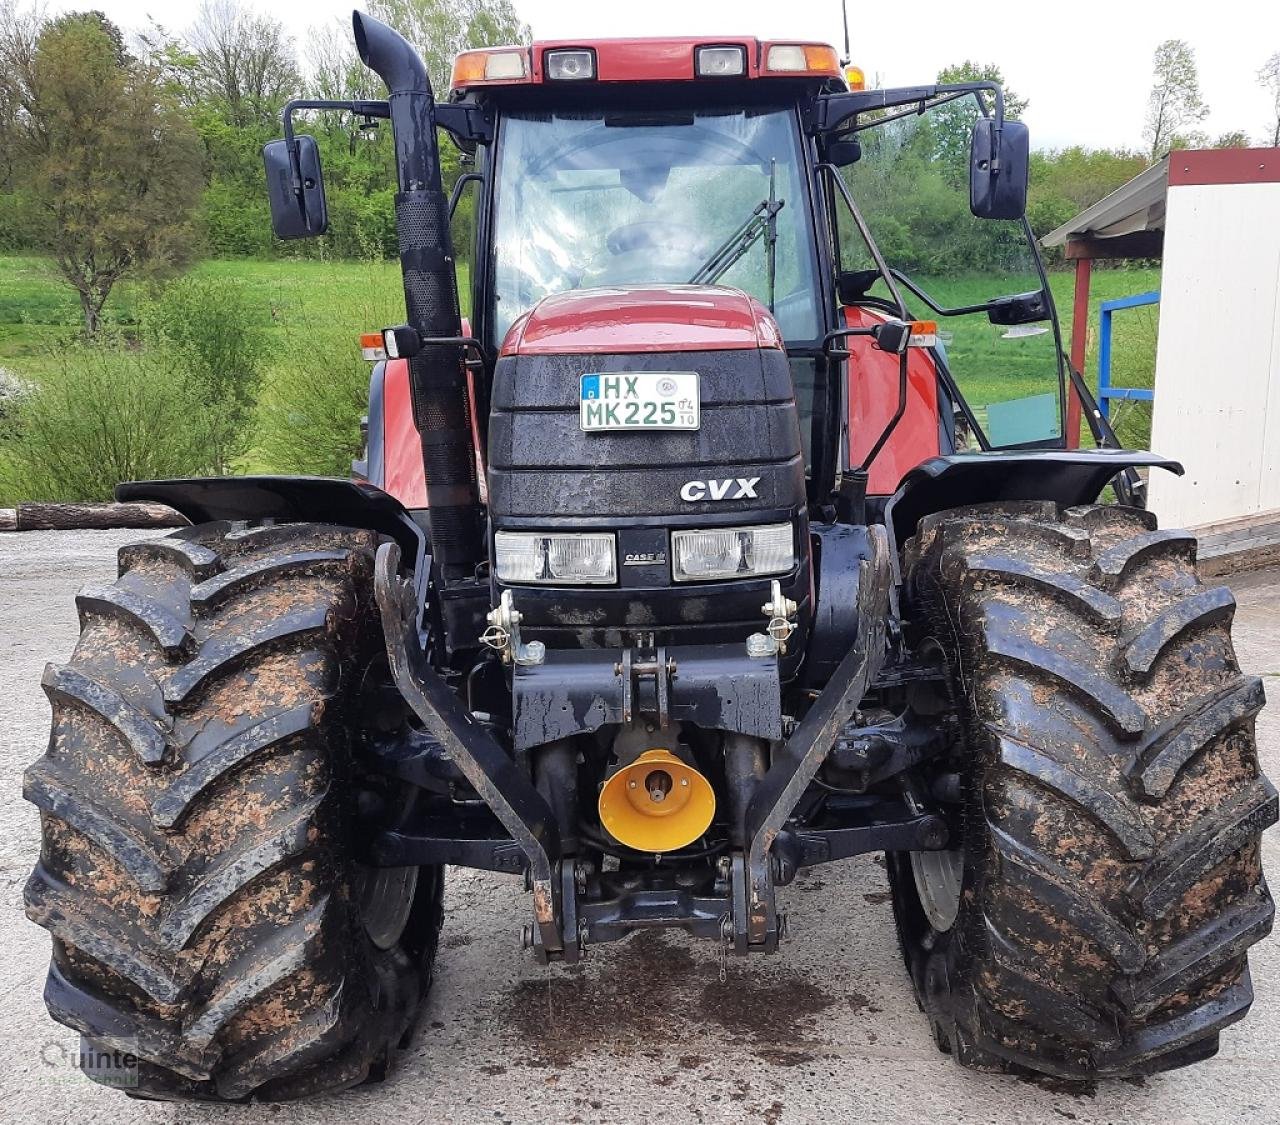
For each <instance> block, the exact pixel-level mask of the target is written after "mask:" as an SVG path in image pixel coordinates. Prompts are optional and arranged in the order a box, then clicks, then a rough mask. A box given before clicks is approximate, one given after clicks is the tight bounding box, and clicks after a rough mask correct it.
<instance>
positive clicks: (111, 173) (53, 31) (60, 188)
mask: <svg viewBox="0 0 1280 1125" xmlns="http://www.w3.org/2000/svg"><path fill="white" fill-rule="evenodd" d="M20 46H21V45H19V47H20ZM30 46H31V48H32V49H31V50H30V52H29V53H28V54H26V55H25V56H23V55H22V54H21V51H20V50H19V51H18V55H19V57H18V58H17V59H16V63H17V66H16V67H15V69H14V70H13V71H11V72H9V73H8V74H7V79H6V80H7V82H8V84H9V86H10V91H9V92H10V95H11V96H13V97H15V98H16V99H17V105H18V116H19V125H18V135H17V142H18V147H19V150H20V151H19V157H18V172H17V173H16V175H17V177H18V179H19V180H20V181H21V182H22V184H23V186H24V187H25V188H26V190H27V192H28V194H29V198H30V200H31V207H32V212H33V223H34V225H35V227H36V237H37V239H38V244H39V245H40V246H41V248H43V249H46V250H47V251H49V252H50V254H51V255H52V257H53V259H54V261H55V263H56V264H57V267H58V270H59V272H61V274H62V276H63V277H64V278H65V279H66V280H67V281H68V282H69V283H70V284H71V285H72V286H73V287H74V288H75V290H76V292H77V294H79V297H80V307H81V311H82V313H83V316H84V325H85V332H86V333H87V334H88V335H90V336H92V335H93V334H94V333H95V332H96V331H97V330H98V327H99V323H100V320H101V315H102V308H103V305H105V304H106V300H107V297H108V295H109V294H110V293H111V289H112V287H113V286H114V285H115V283H116V282H117V281H119V280H120V279H121V278H122V277H124V276H125V275H126V274H129V273H155V272H159V271H163V270H165V269H166V268H169V267H172V266H175V265H178V264H181V263H182V262H183V261H185V260H186V259H187V258H188V256H189V255H190V252H191V245H192V241H193V230H192V227H191V222H190V218H191V213H192V209H193V207H194V205H195V203H196V201H197V199H198V198H199V193H200V188H201V174H200V151H199V145H198V143H197V140H196V136H195V133H194V132H193V131H192V129H191V126H190V125H189V124H188V123H187V121H186V119H185V118H184V117H183V115H182V113H181V112H180V110H179V108H178V107H177V106H176V105H174V104H173V102H172V99H171V98H170V97H169V96H168V94H167V92H166V90H165V88H164V85H163V84H162V82H161V81H160V79H159V76H158V74H157V72H156V70H155V69H154V68H152V67H150V66H148V65H147V64H145V63H142V62H140V61H139V60H137V59H135V58H133V57H132V56H130V55H129V54H128V52H126V50H125V48H124V41H123V37H122V36H121V34H120V32H119V30H118V29H117V28H116V27H115V26H114V25H113V24H111V23H110V22H109V21H108V20H107V19H106V17H105V16H103V15H102V14H101V13H100V12H83V13H75V14H72V15H66V16H62V17H60V18H58V19H56V20H53V21H51V22H48V23H45V24H44V25H43V26H42V27H41V30H40V32H39V35H38V37H37V38H36V39H35V40H34V41H33V42H32V43H31V44H30ZM10 48H13V44H12V43H9V44H7V45H6V49H10Z"/></svg>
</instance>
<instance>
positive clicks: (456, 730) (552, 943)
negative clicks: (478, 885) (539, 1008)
mask: <svg viewBox="0 0 1280 1125" xmlns="http://www.w3.org/2000/svg"><path fill="white" fill-rule="evenodd" d="M399 571H400V548H399V546H398V545H397V544H395V543H384V544H383V545H382V546H381V547H379V548H378V557H377V563H376V565H375V569H374V592H375V594H376V596H377V599H378V608H379V609H380V610H381V612H382V630H383V634H384V636H385V639H386V645H387V660H388V663H389V664H390V666H391V675H392V677H393V678H394V680H395V684H396V688H397V689H398V690H399V692H400V694H401V695H402V696H403V697H404V700H405V702H406V703H408V705H409V706H410V707H411V708H412V709H413V711H414V713H415V714H416V715H417V716H418V718H419V719H421V720H422V723H423V725H424V726H425V727H426V728H427V730H428V732H430V734H431V735H432V736H433V737H434V738H436V739H437V740H438V741H439V743H440V745H441V746H443V747H444V748H445V749H446V750H447V751H448V752H449V757H450V758H451V759H452V760H453V762H454V763H455V764H456V765H457V766H458V768H459V769H460V770H461V771H462V772H463V774H464V775H465V776H466V779H467V780H468V781H469V782H470V783H471V784H472V786H474V788H475V791H476V792H477V793H478V794H479V795H480V796H481V797H482V798H483V799H484V801H485V803H486V804H487V805H488V806H489V808H491V809H492V810H493V813H494V815H495V816H496V817H497V818H498V820H499V821H501V822H502V826H503V827H504V828H505V829H506V830H507V831H508V832H509V833H510V834H511V838H512V839H513V840H514V841H515V842H516V843H517V844H519V845H520V848H521V850H523V851H524V853H525V855H526V856H528V857H529V878H530V881H531V884H532V888H533V916H534V924H535V926H536V929H537V939H538V940H537V941H535V943H534V944H535V946H536V948H537V949H538V950H539V952H540V954H541V955H542V956H543V957H546V958H548V959H550V958H552V957H557V956H563V957H564V958H565V959H566V960H576V955H577V952H578V950H577V943H576V940H571V941H570V942H568V943H566V941H565V940H564V937H563V932H570V933H571V934H572V935H573V937H574V938H576V933H577V923H576V921H572V925H571V926H566V925H565V924H564V918H563V915H564V910H565V909H566V908H567V909H569V910H570V911H572V910H573V902H572V898H573V884H572V878H571V875H572V872H571V871H570V872H569V876H570V878H569V883H568V898H569V902H568V903H567V904H566V902H565V887H564V886H563V884H564V882H565V874H564V873H562V871H561V863H560V832H559V829H558V828H557V827H556V821H555V816H554V815H553V813H552V811H551V808H550V807H549V806H548V804H547V802H546V801H545V800H544V799H543V796H542V794H541V793H539V792H538V791H537V789H535V788H534V786H533V782H531V781H530V780H529V778H527V777H526V776H525V775H524V774H523V773H521V772H520V770H519V769H518V768H517V766H516V764H515V762H513V761H512V759H511V757H510V756H509V755H508V754H507V753H506V751H504V750H503V749H502V747H501V746H500V745H498V743H497V742H496V741H495V740H494V739H493V737H492V736H491V735H490V734H489V732H488V731H486V730H485V729H484V728H483V727H482V726H480V725H479V724H478V723H476V722H474V721H473V720H472V718H471V716H470V714H468V713H467V709H466V708H465V707H464V706H463V704H462V701H461V700H460V699H459V698H458V696H457V695H456V694H455V693H454V692H453V691H452V690H451V689H450V687H449V685H448V684H446V683H445V682H444V680H442V679H441V678H440V677H439V676H438V675H437V674H436V673H435V671H434V670H433V669H432V668H431V666H430V665H429V664H428V663H427V658H426V656H425V655H424V653H423V651H422V647H421V644H420V642H419V635H418V627H417V620H418V601H417V596H416V594H415V592H414V587H413V584H412V583H411V582H409V581H407V580H405V579H404V578H402V577H401V576H400V573H399Z"/></svg>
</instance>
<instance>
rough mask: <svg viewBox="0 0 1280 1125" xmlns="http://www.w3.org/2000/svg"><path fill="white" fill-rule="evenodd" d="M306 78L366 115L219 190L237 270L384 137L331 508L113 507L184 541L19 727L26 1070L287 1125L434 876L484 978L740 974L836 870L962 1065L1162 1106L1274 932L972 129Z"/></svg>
mask: <svg viewBox="0 0 1280 1125" xmlns="http://www.w3.org/2000/svg"><path fill="white" fill-rule="evenodd" d="M354 27H355V37H356V43H357V45H358V48H359V52H360V56H361V58H362V59H363V60H364V62H365V63H366V64H367V65H368V66H369V67H371V68H372V69H373V70H374V71H375V72H376V73H377V74H378V75H380V76H381V77H382V79H383V80H384V81H385V82H386V85H387V87H388V89H389V92H390V93H389V97H388V99H387V100H386V101H366V102H355V103H351V102H347V103H331V102H301V103H294V104H293V105H291V106H289V107H288V109H287V110H286V111H285V115H284V128H285V139H284V140H282V141H278V142H275V143H273V144H271V145H269V146H267V149H266V151H265V160H266V167H267V175H268V183H269V189H270V196H271V201H272V207H273V220H274V223H275V227H276V231H277V233H278V234H279V235H280V236H281V237H286V238H291V237H302V236H307V235H316V234H320V233H322V232H323V231H324V230H325V227H326V222H327V220H326V211H325V199H324V185H323V178H322V174H321V168H320V164H319V158H318V154H317V148H316V145H315V143H314V141H313V140H312V138H310V137H308V136H305V135H300V134H299V135H295V133H294V131H293V116H294V114H295V113H296V112H298V111H299V110H307V109H335V108H336V109H344V110H347V111H350V112H353V113H355V114H358V115H361V116H363V117H367V118H372V119H380V118H386V119H389V120H390V122H391V127H392V129H393V131H394V136H395V151H396V156H397V161H398V174H399V193H398V195H397V196H396V203H395V206H396V218H397V225H398V231H399V238H400V246H401V253H400V258H401V264H402V266H403V274H404V290H405V302H406V307H407V310H408V315H407V318H406V323H405V324H403V325H400V326H395V327H391V328H388V329H387V330H386V331H385V332H384V333H383V346H384V348H385V352H386V355H387V357H388V358H387V359H386V360H385V362H380V363H378V364H377V366H376V367H375V369H374V373H373V381H372V392H371V398H370V411H369V420H368V452H367V456H366V458H365V459H364V460H363V461H362V462H361V464H360V466H359V467H358V469H359V471H358V474H357V475H358V477H359V478H360V479H357V480H327V479H304V478H283V477H258V478H253V477H250V478H238V479H223V480H183V481H158V482H147V483H138V482H135V483H130V484H125V485H122V486H121V487H120V489H119V496H120V498H121V499H128V500H143V499H145V500H153V501H161V502H163V503H166V504H170V505H172V506H173V507H175V508H177V509H178V510H179V511H181V512H183V513H184V514H185V515H186V516H187V517H188V518H189V519H190V521H191V524H192V526H191V527H189V528H185V529H183V530H181V531H179V532H177V533H175V534H173V535H170V536H168V537H166V538H161V539H152V540H148V541H146V542H142V543H138V544H136V545H133V546H129V547H126V548H124V549H123V550H122V551H121V552H120V576H119V578H118V580H117V581H116V582H114V583H113V584H111V585H103V586H94V587H92V588H89V589H86V590H85V591H84V592H82V593H81V594H80V596H79V599H78V606H79V611H80V616H81V621H82V625H83V632H82V635H81V639H80V642H79V644H78V645H77V647H76V650H75V652H74V654H73V656H72V658H71V660H70V662H69V663H67V664H64V665H50V666H49V668H48V670H47V672H46V674H45V678H44V687H45V690H46V692H47V693H48V696H49V699H50V700H51V702H52V705H53V732H52V735H51V738H50V742H49V749H48V752H47V753H46V755H45V756H44V757H42V758H41V759H40V760H39V761H38V762H37V763H36V764H35V765H34V766H32V767H31V769H30V770H29V771H28V773H27V775H26V790H25V791H26V796H27V798H28V799H29V800H31V801H32V802H34V803H35V804H36V805H37V806H39V808H40V811H41V817H42V821H43V832H44V839H43V848H42V852H41V858H40V862H39V865H38V866H37V868H36V870H35V872H34V874H33V875H32V876H31V879H30V882H29V883H28V885H27V889H26V903H27V910H28V913H29V914H30V916H31V917H32V918H33V919H34V920H35V921H37V922H38V923H39V924H40V925H42V926H44V927H46V928H47V929H48V930H49V931H50V932H51V933H52V935H53V962H52V966H51V968H50V971H49V977H48V983H47V986H46V990H45V998H46V1000H47V1003H48V1006H49V1009H50V1011H51V1012H52V1014H53V1015H54V1017H55V1018H56V1019H58V1020H60V1021H61V1022H63V1023H65V1024H67V1025H69V1026H71V1027H73V1028H76V1029H78V1030H79V1031H80V1032H81V1033H82V1035H83V1036H84V1038H85V1040H86V1041H87V1042H88V1043H89V1044H90V1045H91V1046H92V1052H90V1054H91V1055H92V1057H94V1058H99V1057H101V1055H102V1053H104V1052H107V1053H109V1052H111V1051H119V1050H128V1051H130V1052H131V1053H132V1054H133V1055H135V1056H136V1057H137V1058H138V1059H139V1060H140V1062H139V1064H138V1070H137V1074H136V1083H135V1088H134V1091H133V1092H134V1093H137V1094H140V1095H142V1096H146V1097H153V1098H198V1099H214V1100H223V1101H237V1100H243V1099H254V1098H258V1099H281V1098H292V1097H298V1096H305V1095H311V1094H315V1093H317V1092H320V1091H323V1090H329V1089H335V1088H340V1087H345V1086H350V1085H353V1084H355V1083H359V1082H361V1081H364V1080H366V1079H368V1078H370V1077H376V1076H379V1075H381V1074H382V1073H383V1072H384V1071H385V1069H386V1067H387V1065H388V1062H389V1060H390V1058H391V1056H392V1054H393V1053H394V1049H395V1047H396V1045H397V1044H398V1043H400V1042H401V1041H402V1040H403V1039H404V1037H405V1036H406V1034H407V1033H408V1031H409V1029H411V1027H412V1025H413V1020H414V1014H415V1012H416V1011H417V1010H418V1007H419V1005H420V1002H421V1000H422V997H423V995H424V993H425V991H426V989H427V987H428V985H429V983H430V981H431V973H432V959H433V956H434V953H435V949H436V942H437V934H438V932H439V929H440V926H441V923H442V919H443V917H444V907H443V905H442V884H443V870H444V865H445V864H457V865H462V866H469V867H474V868H480V869H484V870H489V871H495V872H503V873H508V874H510V875H512V876H515V877H517V879H520V878H522V879H523V882H524V887H525V889H526V890H528V891H530V892H531V896H530V901H531V909H530V914H529V924H528V926H527V927H526V928H525V934H524V938H525V944H526V945H527V946H528V947H529V948H531V950H532V955H533V956H535V957H537V958H538V959H539V960H541V961H543V962H551V961H556V962H565V963H573V962H575V961H578V960H580V959H581V958H582V957H584V956H585V955H586V954H587V952H588V951H589V950H590V949H591V948H592V947H593V946H595V945H597V944H599V943H603V942H609V941H615V940H619V939H623V938H626V937H627V936H628V935H630V934H633V933H635V932H636V931H638V930H647V929H654V928H660V927H674V928H678V929H682V930H684V931H686V932H688V933H689V934H692V935H694V936H695V937H698V938H703V939H706V940H707V941H709V942H713V943H716V944H717V945H718V946H719V947H720V948H722V949H724V950H727V951H730V952H732V953H734V954H736V955H740V956H751V955H753V954H758V953H771V952H773V951H774V950H775V949H777V948H778V947H779V945H780V944H781V939H782V938H783V934H784V926H783V917H782V916H781V914H780V913H779V906H778V894H777V891H778V888H779V887H785V886H786V885H787V884H788V883H790V882H791V881H792V880H793V879H794V878H795V876H796V873H797V872H798V871H799V870H800V869H801V868H806V867H812V866H814V865H817V864H822V863H827V862H830V861H834V860H839V859H843V858H845V857H847V856H852V855H856V854H860V853H868V852H883V853H885V855H886V859H887V866H888V874H889V879H890V884H891V888H892V898H893V909H894V913H895V917H896V920H897V929H898V935H899V938H900V941H901V945H902V954H903V957H904V959H905V961H906V966H907V969H908V971H909V972H910V975H911V978H912V981H913V982H914V985H915V990H916V996H917V998H918V1000H919V1003H920V1006H921V1008H922V1010H923V1011H924V1013H925V1016H926V1018H927V1020H928V1023H929V1025H930V1027H931V1029H932V1032H933V1035H934V1037H935V1039H936V1041H937V1043H938V1045H939V1047H940V1048H942V1050H944V1051H948V1052H950V1053H951V1054H952V1055H953V1056H954V1057H955V1058H956V1060H957V1061H959V1062H960V1063H961V1064H963V1065H965V1066H970V1067H975V1068H978V1069H984V1070H1023V1071H1035V1072H1041V1073H1047V1074H1053V1075H1061V1076H1066V1077H1069V1078H1092V1077H1095V1076H1110V1075H1120V1076H1132V1075H1141V1074H1146V1073H1150V1072H1153V1071H1159V1070H1164V1069H1167V1068H1170V1067H1176V1066H1181V1065H1184V1064H1187V1063H1190V1062H1194V1061H1197V1060H1200V1059H1203V1058H1206V1057H1208V1056H1210V1055H1212V1054H1213V1053H1214V1052H1215V1050H1216V1049H1217V1046H1218V1038H1219V1033H1220V1031H1221V1030H1222V1029H1223V1028H1224V1027H1226V1026H1227V1025H1228V1024H1230V1023H1232V1022H1233V1021H1235V1020H1237V1019H1240V1018H1241V1017H1242V1016H1243V1015H1244V1014H1245V1012H1246V1010H1247V1009H1248V1007H1249V1004H1250V1001H1251V999H1252V992H1251V988H1250V982H1249V973H1248V968H1247V964H1246V950H1247V948H1248V947H1249V946H1250V945H1251V944H1252V943H1254V942H1255V941H1257V940H1259V939H1260V938H1261V937H1263V936H1264V935H1265V934H1266V933H1267V932H1268V930H1269V929H1270V926H1271V920H1272V913H1273V908H1272V903H1271V899H1270V897H1269V895H1268V893H1267V887H1266V883H1265V882H1264V880H1263V877H1262V872H1261V869H1260V863H1259V838H1260V833H1261V832H1262V830H1263V829H1264V828H1266V827H1267V826H1268V825H1270V824H1271V823H1273V822H1274V821H1275V820H1276V792H1275V790H1274V789H1273V788H1272V787H1271V785H1270V784H1268V782H1267V780H1266V779H1265V778H1264V777H1263V776H1262V774H1261V773H1260V772H1259V767H1258V760H1257V753H1256V749H1255V743H1254V718H1255V716H1256V715H1257V713H1258V711H1259V709H1260V708H1261V707H1262V704H1263V694H1262V687H1261V684H1260V682H1259V680H1258V679H1256V678H1254V677H1251V676H1246V675H1243V674H1242V673H1241V671H1240V668H1239V665H1238V663H1237V660H1236V657H1235V655H1234V653H1233V651H1232V645H1231V639H1230V626H1231V619H1232V612H1233V605H1234V603H1233V601H1232V598H1231V595H1230V593H1229V592H1228V591H1227V590H1225V589H1222V588H1217V587H1206V586H1204V585H1202V584H1201V582H1200V580H1199V578H1198V577H1197V574H1196V559H1195V556H1196V542H1195V539H1194V538H1193V537H1192V536H1190V535H1188V534H1186V533H1185V532H1179V531H1161V530H1158V529H1157V528H1156V523H1155V520H1154V519H1153V518H1152V516H1151V515H1150V514H1148V513H1147V512H1146V511H1145V510H1144V509H1143V505H1142V498H1143V481H1142V478H1141V477H1140V475H1139V473H1138V471H1137V470H1139V469H1145V470H1148V471H1155V470H1172V471H1174V472H1180V471H1181V470H1180V468H1179V466H1178V465H1177V464H1176V463H1174V462H1171V461H1167V460H1164V459H1162V458H1160V457H1157V456H1154V455H1152V454H1150V453H1140V452H1130V451H1125V450H1122V449H1120V448H1118V447H1117V445H1118V443H1117V442H1116V440H1115V436H1114V434H1113V433H1112V432H1111V431H1110V430H1109V429H1108V427H1107V425H1106V422H1105V420H1104V419H1103V418H1102V417H1101V415H1100V414H1099V413H1098V411H1097V410H1095V409H1094V406H1093V402H1092V400H1091V398H1090V396H1089V393H1088V391H1087V389H1086V388H1085V387H1084V385H1083V384H1082V382H1081V381H1080V378H1079V375H1078V374H1077V373H1076V372H1074V371H1072V370H1071V369H1070V368H1069V366H1068V364H1067V363H1066V362H1065V360H1064V359H1063V356H1062V352H1061V346H1060V338H1059V329H1058V322H1057V319H1056V315H1055V311H1054V306H1053V300H1052V297H1051V294H1050V289H1049V286H1048V284H1047V280H1046V277H1045V272H1044V268H1043V266H1042V265H1041V262H1040V260H1039V258H1038V256H1037V254H1036V250H1035V244H1034V241H1033V239H1032V238H1031V235H1030V230H1029V228H1028V226H1027V224H1026V222H1025V220H1024V218H1023V211H1024V207H1025V197H1026V185H1027V168H1028V140H1027V130H1026V128H1025V126H1023V125H1022V124H1020V123H1018V122H1016V121H1012V120H1006V119H1005V117H1004V112H1003V105H1002V99H1001V94H1000V91H999V89H998V88H996V87H995V86H993V85H990V84H987V83H967V84H962V85H955V86H920V87H913V88H909V89H899V90H876V91H867V90H863V89H860V88H854V89H850V88H849V83H847V82H846V80H845V77H844V75H843V74H842V71H841V68H840V65H839V62H838V60H837V56H836V53H835V52H834V51H833V50H832V49H831V48H830V47H825V46H822V45H819V44H809V43H795V42H762V41H757V40H754V39H743V38H737V37H725V38H710V39H652V40H616V41H599V42H583V41H577V40H575V41H572V42H549V43H535V44H534V45H533V46H532V47H518V48H502V49H495V50H488V51H478V52H470V53H467V54H465V55H463V56H461V57H460V58H459V59H458V62H457V67H456V69H455V72H454V81H453V89H452V90H451V91H450V96H449V98H448V100H447V101H442V102H439V103H437V102H436V101H435V99H434V98H433V95H432V90H431V86H430V83H429V81H428V79H427V75H426V71H425V69H424V67H423V65H422V63H421V61H420V60H419V58H418V57H417V55H416V54H415V53H414V51H413V50H412V49H411V48H410V47H409V46H408V44H407V43H406V42H405V41H404V40H403V39H402V38H401V37H400V36H399V35H398V34H396V33H395V32H394V31H392V30H390V29H389V28H387V27H385V26H383V25H382V24H380V23H378V22H377V21H375V20H372V19H369V18H368V17H366V16H363V15H360V14H356V15H355V17H354ZM441 130H443V131H444V132H445V133H447V134H448V135H449V136H450V138H451V139H452V141H453V142H454V143H456V144H457V145H459V146H460V147H461V149H462V150H463V151H464V152H465V153H466V154H468V155H469V157H470V168H471V170H470V171H468V172H467V174H466V175H465V176H464V177H463V178H462V180H460V182H459V188H458V190H457V191H455V193H454V200H453V203H452V204H451V203H450V201H449V200H447V199H446V197H445V195H444V193H443V191H442V187H441V175H440V160H439V152H438V148H437V136H438V133H439V131H441ZM468 187H472V188H474V189H475V190H477V193H478V195H477V199H476V206H475V232H474V247H473V252H472V255H471V261H472V267H471V271H470V286H471V292H470V307H471V310H472V315H471V317H470V323H469V325H467V326H466V327H464V325H463V322H462V321H461V319H460V317H459V295H458V291H457V285H456V281H455V259H454V248H453V245H452V242H451V237H450V215H451V211H452V207H453V206H456V204H457V197H458V194H459V193H460V192H461V191H463V190H467V189H468ZM939 217H942V218H943V219H945V222H942V221H940V218H939ZM317 361H318V362H322V359H321V357H317ZM1069 388H1074V393H1075V394H1076V395H1078V396H1079V398H1080V399H1081V400H1082V401H1083V402H1084V404H1085V407H1086V409H1085V417H1086V418H1087V419H1088V422H1089V425H1090V427H1091V429H1092V436H1093V445H1094V446H1095V447H1094V448H1089V449H1079V448H1073V446H1074V445H1075V444H1076V443H1075V442H1074V441H1072V440H1071V438H1072V435H1071V434H1070V433H1069V432H1068V425H1067V411H1066V409H1065V404H1066V402H1067V401H1068V399H1069V393H1068V392H1069ZM482 484H483V485H484V487H483V488H482ZM1108 487H1109V488H1110V489H1111V492H1112V493H1113V495H1114V497H1115V499H1116V500H1118V502H1117V503H1101V502H1100V499H1101V497H1102V496H1103V494H1104V492H1105V491H1106V490H1107V489H1108ZM516 885H517V886H518V883H517V884H516ZM513 889H515V888H514V887H513ZM850 921H851V922H852V921H853V920H852V919H851V920H850ZM451 924H454V925H459V926H466V925H467V924H468V921H467V919H466V918H465V917H460V918H457V919H455V920H454V921H453V922H452V923H451ZM513 937H514V935H513ZM832 971H833V972H834V971H838V969H836V968H833V969H832ZM91 1069H92V1068H91ZM99 1076H100V1075H99Z"/></svg>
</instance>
